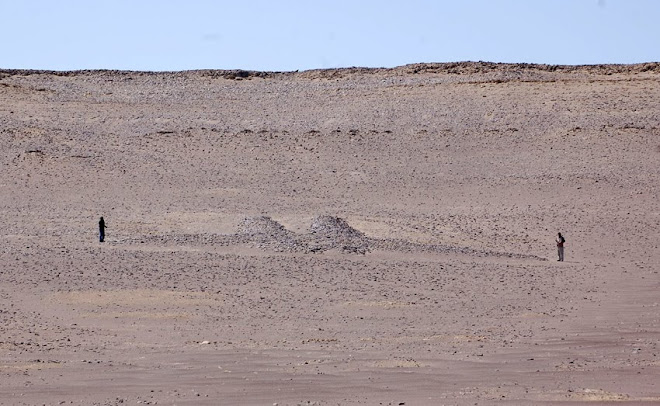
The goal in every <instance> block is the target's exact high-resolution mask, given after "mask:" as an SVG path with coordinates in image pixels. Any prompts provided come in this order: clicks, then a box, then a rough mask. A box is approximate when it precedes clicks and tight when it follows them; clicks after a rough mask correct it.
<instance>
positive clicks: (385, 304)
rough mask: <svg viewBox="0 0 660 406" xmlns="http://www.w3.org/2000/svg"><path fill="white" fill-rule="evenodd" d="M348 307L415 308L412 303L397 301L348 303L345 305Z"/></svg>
mask: <svg viewBox="0 0 660 406" xmlns="http://www.w3.org/2000/svg"><path fill="white" fill-rule="evenodd" d="M344 306H347V307H378V308H382V309H395V308H399V307H408V306H414V305H413V304H412V303H410V302H400V301H395V300H374V301H348V302H345V303H344Z"/></svg>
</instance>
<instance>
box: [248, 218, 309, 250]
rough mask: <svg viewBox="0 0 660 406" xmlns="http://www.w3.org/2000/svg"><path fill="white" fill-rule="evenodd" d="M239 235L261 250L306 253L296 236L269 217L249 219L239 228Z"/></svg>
mask: <svg viewBox="0 0 660 406" xmlns="http://www.w3.org/2000/svg"><path fill="white" fill-rule="evenodd" d="M238 235H239V236H241V237H243V238H244V239H245V240H246V241H247V242H251V243H254V244H256V245H257V246H258V247H259V248H265V249H272V250H274V251H304V250H305V247H304V245H303V244H301V242H300V241H299V240H298V238H297V236H296V234H295V233H294V232H292V231H289V230H287V229H286V228H284V226H283V225H282V224H280V223H278V222H277V221H275V220H273V219H272V218H270V217H268V216H258V217H247V218H245V219H243V221H242V222H241V224H240V225H239V227H238Z"/></svg>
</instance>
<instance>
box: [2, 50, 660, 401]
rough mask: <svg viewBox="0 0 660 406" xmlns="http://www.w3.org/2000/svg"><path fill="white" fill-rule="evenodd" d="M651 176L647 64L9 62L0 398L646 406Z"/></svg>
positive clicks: (655, 189)
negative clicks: (121, 68) (561, 256)
mask: <svg viewBox="0 0 660 406" xmlns="http://www.w3.org/2000/svg"><path fill="white" fill-rule="evenodd" d="M659 162H660V65H658V64H644V65H632V66H582V67H561V66H559V67H557V66H535V65H497V64H486V63H457V64H434V65H410V66H404V67H400V68H396V69H371V70H369V69H358V68H355V69H342V70H329V71H308V72H298V73H261V72H243V71H234V72H229V71H195V72H181V73H140V72H109V71H91V72H87V71H84V72H68V73H56V72H38V71H6V70H5V71H0V403H1V404H6V405H37V404H38V405H41V404H46V405H59V404H74V405H120V404H122V405H125V404H161V405H162V404H165V405H174V404H176V405H186V404H187V405H233V404H245V405H273V404H278V405H353V404H365V405H380V404H383V405H403V404H405V405H442V404H446V405H473V404H480V405H482V404H493V403H496V402H497V403H502V404H515V405H528V404H567V403H571V404H577V403H589V404H598V403H606V402H612V401H617V402H627V403H630V404H638V405H641V404H657V403H658V402H660V307H659V306H658V303H660V299H659V298H658V297H659V295H660V293H659V288H660V276H659V275H658V271H659V270H660V250H659V249H658V244H659V243H658V241H659V240H660V198H659V192H660V165H659ZM100 216H104V218H105V220H106V224H107V226H108V229H107V238H106V242H105V243H102V244H101V243H99V241H98V237H97V228H98V225H97V223H98V220H99V217H100ZM558 231H560V232H562V233H563V234H564V235H565V237H566V239H567V244H566V262H563V263H560V262H557V261H556V255H557V254H556V247H555V243H554V238H555V236H556V233H557V232H558Z"/></svg>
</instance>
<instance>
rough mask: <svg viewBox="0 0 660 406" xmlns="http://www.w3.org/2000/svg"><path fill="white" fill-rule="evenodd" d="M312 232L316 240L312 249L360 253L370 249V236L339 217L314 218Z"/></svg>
mask: <svg viewBox="0 0 660 406" xmlns="http://www.w3.org/2000/svg"><path fill="white" fill-rule="evenodd" d="M310 232H311V235H312V238H313V240H314V241H313V244H312V245H313V247H312V248H311V250H312V251H327V250H329V249H341V250H342V251H344V252H352V253H359V254H364V253H366V252H367V251H369V238H367V237H366V236H365V235H364V234H363V233H362V232H360V231H358V230H356V229H354V228H353V227H351V226H350V225H349V224H348V223H347V222H346V220H344V219H342V218H339V217H334V216H327V215H324V216H319V217H316V218H314V219H313V220H312V224H311V226H310Z"/></svg>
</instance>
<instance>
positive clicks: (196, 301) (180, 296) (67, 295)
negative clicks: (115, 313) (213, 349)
mask: <svg viewBox="0 0 660 406" xmlns="http://www.w3.org/2000/svg"><path fill="white" fill-rule="evenodd" d="M50 299H51V301H54V302H58V303H63V304H68V305H92V306H120V307H131V306H138V307H145V306H163V305H167V306H183V307H189V306H199V305H210V304H216V303H217V300H218V298H217V296H216V295H211V294H208V293H201V292H172V291H168V290H157V289H129V290H109V291H100V290H90V291H74V292H60V293H56V294H54V295H52V296H51V298H50Z"/></svg>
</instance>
